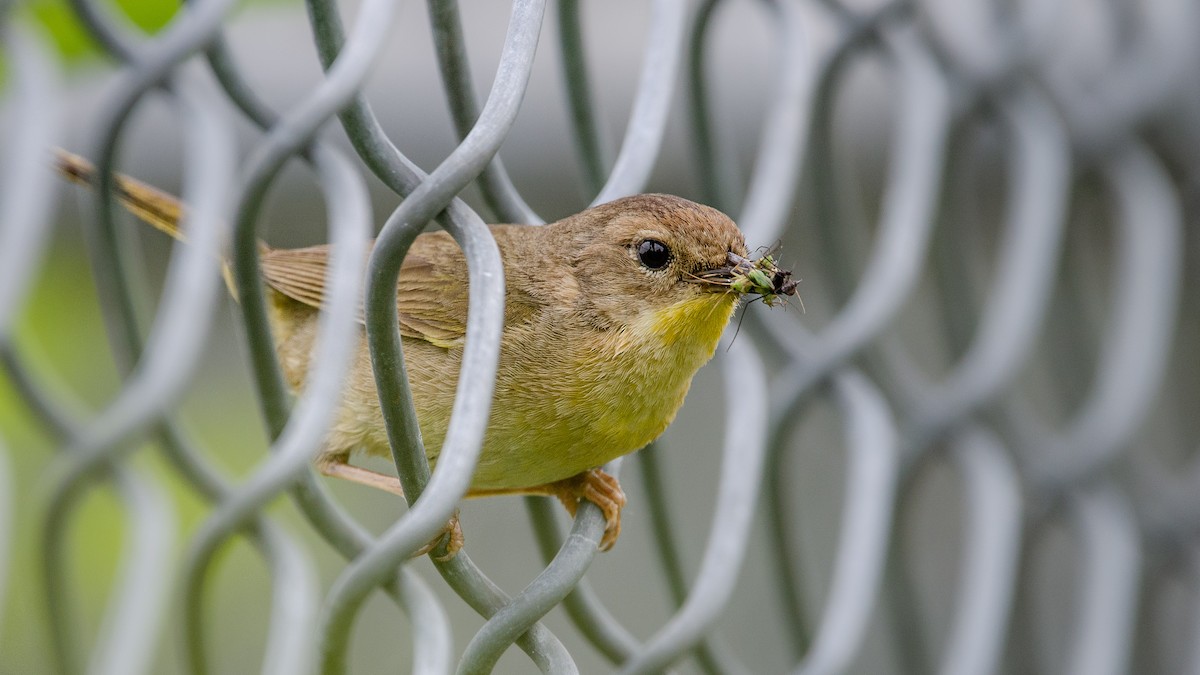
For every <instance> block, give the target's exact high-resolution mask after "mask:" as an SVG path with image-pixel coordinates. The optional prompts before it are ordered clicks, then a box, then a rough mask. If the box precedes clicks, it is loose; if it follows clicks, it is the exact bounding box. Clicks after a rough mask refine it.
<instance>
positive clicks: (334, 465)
mask: <svg viewBox="0 0 1200 675" xmlns="http://www.w3.org/2000/svg"><path fill="white" fill-rule="evenodd" d="M346 460H347V457H346V455H339V454H322V455H321V456H320V457H319V458H318V459H317V461H316V466H317V471H320V472H321V473H322V474H324V475H326V476H333V477H334V478H341V479H343V480H348V481H350V482H352V483H358V484H360V485H366V486H368V487H373V488H376V489H378V490H383V491H385V492H390V493H392V494H394V495H399V496H401V497H403V496H404V488H403V487H401V485H400V479H399V478H396V477H395V476H389V475H387V474H383V473H379V472H378V471H371V470H370V469H364V468H362V467H361V466H354V465H353V464H350V463H349V462H347V461H346ZM446 535H450V540H449V542H447V544H446V554H445V555H444V556H438V557H437V558H435V559H436V560H437V561H438V562H446V561H448V560H450V559H451V558H453V557H454V556H456V555H458V551H459V550H460V549H461V548H462V547H463V533H462V526H460V525H459V523H458V511H457V510H456V511H455V512H454V515H453V516H450V521H449V522H447V523H446V527H444V528H442V531H441V532H439V533H438V535H437V536H436V537H434V538H433V540H432V541H430V542H429V543H428V544H425V545H424V546H422V547H421V548H420V549H419V550H418V551H417V552H416V553H414V554H413V557H414V558H417V557H420V556H423V555H425V554H427V553H429V552H430V551H432V550H433V549H434V548H436V547H437V545H438V544H439V543H441V541H442V537H444V536H446Z"/></svg>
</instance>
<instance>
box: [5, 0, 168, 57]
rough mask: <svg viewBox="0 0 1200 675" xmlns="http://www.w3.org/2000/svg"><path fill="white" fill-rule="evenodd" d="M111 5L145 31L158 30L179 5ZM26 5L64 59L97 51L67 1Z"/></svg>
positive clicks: (129, 1)
mask: <svg viewBox="0 0 1200 675" xmlns="http://www.w3.org/2000/svg"><path fill="white" fill-rule="evenodd" d="M113 4H114V6H115V7H116V8H117V9H118V10H120V12H121V14H122V15H123V16H124V17H125V18H126V19H127V20H128V21H129V22H130V23H131V24H132V25H134V26H136V27H138V28H140V29H142V30H143V31H145V32H146V33H149V34H153V33H156V32H158V31H159V30H161V29H162V27H163V26H165V25H167V23H168V22H170V21H171V18H172V17H174V16H175V13H176V12H178V11H179V10H180V8H181V7H182V5H181V4H180V3H179V2H177V1H176V0H115V2H114V3H113ZM26 7H27V11H28V12H29V14H30V15H32V17H33V19H34V20H35V21H36V22H37V23H38V24H40V25H41V26H43V27H44V28H45V30H46V33H47V34H48V35H49V36H50V38H51V39H52V40H53V42H54V45H55V47H56V49H57V50H58V52H59V54H61V55H62V56H63V57H64V59H66V60H67V61H78V60H80V59H82V58H85V57H91V56H95V55H97V54H99V53H100V48H99V46H98V45H97V44H96V42H95V41H94V40H93V39H92V38H91V37H90V36H89V35H88V33H87V31H86V30H85V29H84V27H83V24H81V23H80V21H79V19H78V18H77V17H76V16H75V12H74V10H73V9H72V8H71V5H70V3H69V2H68V0H31V1H30V2H29V4H28V5H27V6H26Z"/></svg>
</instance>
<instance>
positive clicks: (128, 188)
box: [54, 149, 265, 300]
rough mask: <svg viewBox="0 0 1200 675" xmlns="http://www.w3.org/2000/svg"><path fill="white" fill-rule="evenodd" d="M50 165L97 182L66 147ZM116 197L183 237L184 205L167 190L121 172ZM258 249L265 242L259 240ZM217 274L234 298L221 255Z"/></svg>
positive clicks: (64, 173) (85, 181)
mask: <svg viewBox="0 0 1200 675" xmlns="http://www.w3.org/2000/svg"><path fill="white" fill-rule="evenodd" d="M54 159H55V161H54V168H55V169H57V171H58V173H59V175H61V176H62V177H63V178H65V179H67V180H69V181H71V182H73V183H78V184H80V185H85V186H87V187H90V188H95V187H96V184H97V183H98V182H99V178H98V176H97V174H96V167H95V166H93V165H92V163H91V162H89V161H88V160H86V159H84V158H83V157H80V156H79V155H75V154H72V153H70V152H67V151H66V150H62V149H57V150H55V153H54ZM115 178H116V184H117V199H118V200H119V201H120V202H121V206H124V207H125V208H126V209H127V210H128V211H129V212H130V213H132V214H133V215H135V216H137V217H138V218H140V219H141V220H143V221H144V222H146V223H147V224H149V225H150V226H152V227H153V228H154V229H156V230H159V231H160V232H164V233H166V234H168V235H170V236H171V237H172V238H173V239H176V240H178V241H187V236H186V235H185V234H184V232H183V230H181V229H179V221H180V219H181V218H182V217H183V212H184V206H183V203H181V202H180V201H179V198H178V197H176V196H175V195H173V194H170V193H169V192H163V191H162V190H159V189H158V188H156V187H154V186H152V185H147V184H146V183H143V182H141V181H139V180H136V179H134V178H130V177H129V176H126V175H124V174H116V176H115ZM259 247H260V249H263V248H265V245H264V244H262V243H261V242H260V243H259ZM221 276H222V277H224V279H225V285H226V287H228V288H229V292H230V294H232V295H233V297H234V299H235V300H236V299H237V287H236V285H235V284H234V281H233V273H232V270H231V269H230V267H229V261H228V260H226V259H224V258H222V260H221Z"/></svg>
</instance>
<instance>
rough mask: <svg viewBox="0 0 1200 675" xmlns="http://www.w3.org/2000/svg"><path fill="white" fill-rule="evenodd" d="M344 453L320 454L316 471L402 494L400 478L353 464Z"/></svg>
mask: <svg viewBox="0 0 1200 675" xmlns="http://www.w3.org/2000/svg"><path fill="white" fill-rule="evenodd" d="M346 459H347V458H346V456H345V455H321V456H320V457H319V458H318V459H317V462H316V465H317V471H320V472H321V473H322V474H324V475H326V476H333V477H334V478H341V479H342V480H348V481H350V482H351V483H358V484H359V485H366V486H367V487H373V488H375V489H377V490H383V491H384V492H390V493H392V494H394V495H399V496H401V497H403V496H404V488H403V487H401V486H400V479H399V478H396V477H395V476H389V475H387V474H383V473H379V472H378V471H371V470H370V469H364V468H362V467H361V466H354V465H353V464H351V463H349V462H347V461H346Z"/></svg>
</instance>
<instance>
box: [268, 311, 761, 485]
mask: <svg viewBox="0 0 1200 675" xmlns="http://www.w3.org/2000/svg"><path fill="white" fill-rule="evenodd" d="M736 306H737V298H736V296H734V295H732V294H728V295H720V294H709V293H706V294H703V295H698V296H696V297H695V298H693V299H691V300H688V301H685V302H681V303H679V304H677V305H674V306H671V307H668V308H666V309H663V310H660V311H657V312H654V313H648V314H647V316H646V317H645V318H644V320H643V321H641V322H639V323H637V324H635V325H631V326H627V327H625V328H623V329H620V330H611V331H603V332H599V331H596V332H591V333H584V332H581V331H578V330H575V331H568V332H566V333H556V332H555V331H554V329H553V327H552V326H551V327H535V328H531V327H528V326H526V327H514V328H511V329H506V334H505V346H504V348H502V350H501V357H500V366H499V371H498V373H497V378H496V391H495V398H494V399H493V403H492V411H491V416H490V418H489V420H488V429H487V432H486V434H485V437H484V444H483V448H482V451H481V454H480V458H479V465H478V468H477V470H476V474H475V477H474V480H473V482H472V486H473V487H474V488H476V489H500V488H516V487H530V486H535V485H541V484H544V483H550V482H553V481H556V480H561V479H563V478H569V477H570V476H574V475H576V474H578V473H580V472H582V471H586V470H587V469H590V468H593V467H597V466H600V465H602V464H604V463H606V462H609V461H611V460H612V459H615V458H617V457H620V456H622V455H625V454H628V453H630V452H633V451H635V450H637V449H639V448H641V447H643V446H645V445H646V444H647V443H649V442H650V441H652V440H654V439H655V438H657V437H658V436H659V435H660V434H661V433H662V432H663V431H664V430H665V429H666V428H667V425H669V424H670V423H671V420H673V419H674V417H675V413H676V412H677V411H678V410H679V407H680V406H681V405H682V404H683V400H684V397H685V396H686V395H687V391H688V388H689V386H690V385H691V380H692V376H693V375H695V373H696V371H697V370H698V369H699V368H700V366H702V365H703V364H704V363H705V362H707V361H708V360H709V359H710V358H711V357H712V355H713V352H714V351H715V349H716V346H717V342H718V341H719V340H720V337H721V333H722V332H723V331H724V329H725V326H726V325H727V324H728V322H729V318H730V316H731V315H732V314H733V311H734V309H735V308H736ZM292 309H294V308H292ZM280 317H285V318H283V319H281V318H280ZM273 318H274V319H276V321H275V323H276V326H275V329H276V339H277V340H280V341H281V342H280V344H279V351H280V356H281V361H282V362H283V364H284V371H285V374H286V375H287V378H288V380H289V382H290V383H291V384H292V386H293V387H299V386H302V383H303V380H304V376H305V375H306V371H307V366H308V358H307V357H308V354H309V353H311V344H312V340H313V338H314V337H315V320H316V312H315V311H312V312H311V315H310V316H304V315H303V314H298V313H297V312H294V311H291V312H288V313H287V314H285V315H284V314H276V315H275V316H274V317H273ZM522 330H524V331H525V333H524V334H521V333H520V331H522ZM404 353H405V361H406V366H407V369H408V374H409V383H410V385H411V387H412V391H413V400H414V404H415V406H416V412H417V418H418V420H419V423H420V425H421V435H422V439H423V441H424V443H425V449H426V453H427V454H428V455H429V459H430V461H431V462H433V463H435V464H436V461H437V455H438V453H439V452H440V449H441V445H442V442H443V440H444V439H445V435H446V428H447V426H448V423H449V416H450V411H451V409H452V407H453V402H454V392H455V385H456V382H457V373H458V366H459V364H460V363H461V356H462V355H461V351H460V350H457V349H450V350H447V349H444V348H441V347H437V346H434V345H431V344H429V343H427V342H423V341H421V340H417V339H413V338H405V339H404ZM367 354H368V352H367V348H366V342H365V339H364V340H363V342H362V344H361V346H360V349H359V355H358V358H357V359H356V362H355V364H354V366H353V368H352V370H351V372H350V374H349V375H348V377H347V384H346V393H345V399H344V401H343V405H342V408H341V410H340V411H339V415H338V419H337V421H336V422H335V424H334V426H333V428H332V429H331V431H330V434H329V439H328V445H327V449H326V452H328V453H330V454H338V455H344V454H347V453H349V452H351V451H354V450H358V449H362V450H365V451H366V452H368V453H370V454H375V455H381V456H387V455H388V454H390V450H389V446H388V440H387V433H386V430H385V427H384V422H383V416H382V414H381V412H380V409H379V401H378V398H377V395H376V391H375V386H374V378H373V375H372V373H371V366H370V362H369V358H368V356H367Z"/></svg>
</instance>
